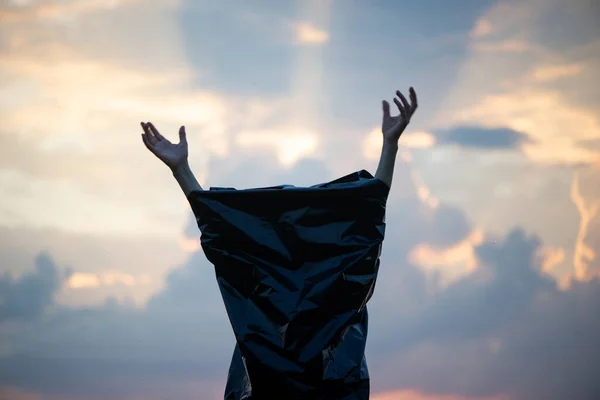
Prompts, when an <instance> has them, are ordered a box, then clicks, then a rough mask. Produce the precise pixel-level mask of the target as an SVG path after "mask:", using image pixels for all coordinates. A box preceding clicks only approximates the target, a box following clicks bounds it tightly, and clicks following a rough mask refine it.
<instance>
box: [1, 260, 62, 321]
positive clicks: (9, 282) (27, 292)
mask: <svg viewBox="0 0 600 400" xmlns="http://www.w3.org/2000/svg"><path fill="white" fill-rule="evenodd" d="M67 276H68V273H67ZM64 278H65V277H64V276H63V274H61V273H60V272H59V270H58V268H57V267H56V265H55V264H54V261H53V260H52V258H51V257H50V256H49V255H48V254H47V253H41V254H39V255H38V256H37V257H36V259H35V271H34V272H30V273H28V274H25V275H23V276H21V277H20V278H18V279H14V278H13V277H12V276H11V275H10V274H8V273H5V274H4V275H3V276H2V277H1V278H0V324H1V323H3V322H5V321H9V320H35V319H38V318H40V317H41V316H42V315H43V314H44V312H45V311H46V310H47V309H48V308H49V307H51V306H52V305H54V297H55V296H56V294H57V292H58V291H59V289H60V287H61V285H62V283H63V280H64Z"/></svg>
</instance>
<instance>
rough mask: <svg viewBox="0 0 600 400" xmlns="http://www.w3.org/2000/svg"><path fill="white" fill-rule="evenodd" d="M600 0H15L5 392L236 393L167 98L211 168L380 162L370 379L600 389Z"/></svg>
mask: <svg viewBox="0 0 600 400" xmlns="http://www.w3.org/2000/svg"><path fill="white" fill-rule="evenodd" d="M599 19H600V6H599V5H598V4H597V3H596V2H595V1H594V0H571V1H569V2H564V1H559V0H518V1H517V0H505V1H502V0H500V1H497V0H478V1H476V0H463V1H461V2H450V1H443V0H422V1H419V2H416V1H407V0H395V1H392V0H379V1H368V2H367V1H362V2H361V1H351V0H345V1H344V0H303V1H301V0H297V1H281V0H253V1H241V0H237V1H234V0H221V1H219V2H214V1H213V2H211V1H206V0H156V1H152V2H148V1H144V2H143V1H139V0H61V1H59V0H38V1H35V0H2V1H0V22H1V23H0V120H1V122H2V123H1V124H0V399H2V400H4V399H10V400H46V399H48V400H50V399H51V400H63V399H66V400H80V399H94V400H95V399H115V400H134V399H135V400H137V399H142V398H143V399H149V400H152V399H164V398H178V399H184V400H185V399H200V400H212V399H218V398H222V397H223V390H224V384H225V381H226V379H227V369H228V366H229V362H230V360H231V355H232V352H233V348H234V338H233V333H232V331H231V327H230V325H229V321H228V319H227V316H226V313H225V308H224V306H223V304H222V300H221V297H220V294H219V291H218V288H217V284H216V281H215V276H214V270H213V269H212V266H211V264H210V263H208V261H207V260H206V258H205V256H204V254H203V253H202V250H201V249H200V246H199V236H200V232H199V230H198V227H197V226H196V221H195V219H194V216H193V214H192V212H191V209H190V207H189V204H188V202H187V200H186V198H185V196H184V194H183V192H182V191H181V189H180V188H179V187H178V185H177V182H176V181H175V180H174V178H173V176H172V174H171V172H170V171H169V170H168V168H167V167H165V166H164V165H163V164H162V163H161V162H160V161H159V160H158V159H156V158H155V157H154V156H153V155H152V154H151V153H149V152H148V150H147V149H146V148H145V146H144V145H143V143H142V140H141V137H140V134H141V133H142V131H141V128H140V125H139V123H140V122H141V121H152V122H153V123H154V124H155V125H156V126H157V128H158V129H159V130H160V131H161V132H162V134H163V135H164V136H166V137H167V138H170V139H171V140H174V141H176V140H177V139H178V137H177V130H178V128H179V126H181V125H185V126H186V130H187V138H188V143H189V148H190V155H189V163H190V165H191V167H192V169H193V171H194V173H195V174H196V176H197V178H198V180H199V181H200V183H201V184H202V185H203V186H204V187H210V186H229V187H236V188H239V189H243V188H251V187H264V186H273V185H279V184H293V185H296V186H309V185H313V184H317V183H322V182H327V181H330V180H333V179H335V178H337V177H341V176H343V175H346V174H349V173H351V172H354V171H357V170H361V169H366V170H368V171H370V172H371V173H374V172H375V168H376V166H377V160H378V157H379V152H380V147H381V125H380V124H381V101H382V100H388V101H391V100H392V98H393V96H394V93H395V91H396V90H397V89H400V90H403V91H408V88H409V87H410V86H414V88H415V89H416V91H417V93H418V96H419V109H418V110H417V113H416V114H415V116H414V117H413V119H412V121H411V123H410V125H409V127H408V128H407V130H406V132H405V133H404V135H403V136H402V138H401V140H400V150H399V158H398V162H397V165H396V170H395V175H394V181H393V185H392V191H391V194H390V197H389V200H388V203H387V217H386V222H387V228H386V229H387V230H386V239H385V242H384V245H383V254H382V257H381V269H380V273H379V278H378V281H377V285H376V290H375V294H374V296H373V298H372V299H371V301H370V302H369V305H368V307H369V313H370V327H369V339H368V345H367V361H368V365H369V371H370V375H371V385H372V398H373V399H374V400H466V399H473V400H512V399H515V400H518V399H546V400H554V399H556V400H559V399H566V398H572V399H595V398H600V384H599V383H598V381H597V379H596V378H597V374H598V372H597V371H598V369H600V356H598V354H600V351H599V350H600V319H599V318H598V310H599V309H600V183H599V182H600V89H599V88H600V86H598V85H597V82H599V81H600V25H598V23H597V21H598V20H599Z"/></svg>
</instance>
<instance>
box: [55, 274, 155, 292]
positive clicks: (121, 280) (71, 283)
mask: <svg viewBox="0 0 600 400" xmlns="http://www.w3.org/2000/svg"><path fill="white" fill-rule="evenodd" d="M149 283H150V278H149V276H148V275H141V276H139V277H134V276H133V275H131V274H126V273H123V272H119V271H108V272H102V273H95V274H92V273H86V272H75V273H74V274H73V275H71V276H70V277H69V279H68V281H67V287H68V288H69V289H85V288H96V287H100V286H113V285H117V284H120V285H125V286H134V285H147V284H149Z"/></svg>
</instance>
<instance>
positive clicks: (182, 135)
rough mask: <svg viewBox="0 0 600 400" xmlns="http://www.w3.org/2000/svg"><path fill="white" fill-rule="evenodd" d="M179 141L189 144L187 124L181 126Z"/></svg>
mask: <svg viewBox="0 0 600 400" xmlns="http://www.w3.org/2000/svg"><path fill="white" fill-rule="evenodd" d="M179 143H184V144H187V138H186V136H185V126H183V125H182V126H181V128H179Z"/></svg>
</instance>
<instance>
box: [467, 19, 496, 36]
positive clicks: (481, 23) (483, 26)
mask: <svg viewBox="0 0 600 400" xmlns="http://www.w3.org/2000/svg"><path fill="white" fill-rule="evenodd" d="M492 30H493V27H492V24H491V22H490V21H489V20H488V19H486V18H479V19H478V20H477V21H476V22H475V26H474V27H473V29H472V30H471V32H470V33H469V35H470V36H471V37H474V38H480V37H483V36H486V35H488V34H489V33H490V32H492Z"/></svg>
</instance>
